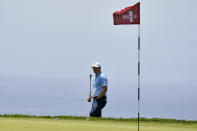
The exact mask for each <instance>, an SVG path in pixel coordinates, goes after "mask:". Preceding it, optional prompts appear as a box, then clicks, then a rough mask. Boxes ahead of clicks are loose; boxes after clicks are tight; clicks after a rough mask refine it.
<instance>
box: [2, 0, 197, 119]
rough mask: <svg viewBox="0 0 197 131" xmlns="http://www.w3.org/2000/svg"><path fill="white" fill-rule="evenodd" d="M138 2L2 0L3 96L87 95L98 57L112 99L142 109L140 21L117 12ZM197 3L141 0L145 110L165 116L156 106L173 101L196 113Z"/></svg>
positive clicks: (191, 115) (188, 116)
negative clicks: (118, 18)
mask: <svg viewBox="0 0 197 131" xmlns="http://www.w3.org/2000/svg"><path fill="white" fill-rule="evenodd" d="M136 2H137V1H136V0H124V1H123V0H107V1H106V0H97V1H96V0H83V1H79V0H17V1H16V0H0V60H1V64H0V90H1V91H0V99H6V96H8V95H10V97H12V95H16V94H18V96H20V97H21V98H22V99H23V100H24V101H25V99H26V98H25V97H24V98H23V95H22V94H25V93H26V94H28V93H29V94H34V95H33V96H34V97H36V95H37V94H42V95H44V94H45V95H49V96H51V97H53V95H54V94H56V95H57V96H59V95H62V96H66V98H68V99H74V98H79V99H80V100H81V101H84V100H85V99H86V97H87V96H88V87H89V81H88V80H89V78H88V74H89V73H93V72H92V70H91V68H90V65H91V63H92V62H93V61H99V62H100V63H101V64H102V70H103V72H104V73H105V74H106V75H107V76H108V79H109V92H108V96H109V99H111V100H112V101H113V100H114V101H119V102H121V101H125V100H128V101H129V100H130V101H131V102H130V104H131V105H132V107H131V108H135V109H137V35H138V32H137V31H138V26H137V25H122V26H114V25H113V17H112V14H113V12H115V11H117V10H120V9H121V8H124V7H127V6H130V5H133V4H135V3H136ZM196 5H197V1H196V0H141V51H142V52H141V98H142V104H141V105H142V106H141V107H142V115H143V116H146V117H150V116H156V117H160V116H162V115H157V113H158V114H162V112H159V111H158V112H157V106H159V105H160V108H164V109H165V108H169V105H170V106H172V105H173V106H174V107H177V108H180V109H182V112H184V113H186V112H193V114H186V115H185V116H184V117H183V118H188V119H190V118H191V119H197V113H196V111H194V110H195V109H196V108H197V101H196V100H197V82H196V81H197V79H196V74H197V68H196V67H197V61H196V60H195V59H196V57H197V53H196V49H197V39H196V36H197V24H196V23H197V15H196V12H197V8H196ZM18 96H17V97H16V98H18ZM26 100H27V99H26ZM7 101H9V100H7ZM2 103H3V102H2V101H0V104H1V105H3V104H2ZM4 103H5V101H4ZM147 103H148V104H147ZM125 104H128V103H125ZM168 104H169V105H168ZM151 105H154V107H155V108H151V107H152V106H151ZM115 106H116V105H115ZM174 107H172V110H173V108H174ZM123 108H124V107H123ZM170 109H171V108H170ZM170 109H169V111H170ZM109 110H110V108H109ZM148 111H149V112H148ZM0 113H3V112H0ZM151 113H152V114H151ZM154 113H155V114H154ZM195 113H196V114H195ZM150 114H151V115H150ZM163 117H165V115H163ZM167 117H168V116H167Z"/></svg>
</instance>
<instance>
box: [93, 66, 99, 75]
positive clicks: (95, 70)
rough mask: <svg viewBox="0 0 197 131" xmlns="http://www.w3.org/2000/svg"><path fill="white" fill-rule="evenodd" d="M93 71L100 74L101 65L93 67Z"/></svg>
mask: <svg viewBox="0 0 197 131" xmlns="http://www.w3.org/2000/svg"><path fill="white" fill-rule="evenodd" d="M93 71H94V73H95V74H98V73H99V72H100V71H101V67H93Z"/></svg>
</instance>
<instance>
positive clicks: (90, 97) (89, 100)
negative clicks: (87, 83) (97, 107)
mask: <svg viewBox="0 0 197 131" xmlns="http://www.w3.org/2000/svg"><path fill="white" fill-rule="evenodd" d="M93 95H94V94H93V93H91V95H90V96H89V98H88V102H91V100H92V98H93Z"/></svg>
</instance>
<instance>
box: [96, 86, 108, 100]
mask: <svg viewBox="0 0 197 131" xmlns="http://www.w3.org/2000/svg"><path fill="white" fill-rule="evenodd" d="M106 92H107V86H103V89H102V91H101V93H100V95H99V96H97V99H100V98H101V97H102V96H104V95H105V93H106Z"/></svg>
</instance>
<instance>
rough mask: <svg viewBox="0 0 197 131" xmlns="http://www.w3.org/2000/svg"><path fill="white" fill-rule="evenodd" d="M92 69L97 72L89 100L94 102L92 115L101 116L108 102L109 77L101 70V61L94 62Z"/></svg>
mask: <svg viewBox="0 0 197 131" xmlns="http://www.w3.org/2000/svg"><path fill="white" fill-rule="evenodd" d="M92 69H93V71H94V73H95V76H94V77H93V92H92V93H91V95H90V96H89V98H88V102H91V100H92V98H93V102H92V109H91V111H90V116H91V117H101V114H102V109H103V108H104V107H105V105H106V103H107V97H106V92H107V83H108V81H107V77H106V76H105V75H104V74H103V73H102V72H101V65H100V63H99V62H94V63H93V64H92Z"/></svg>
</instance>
